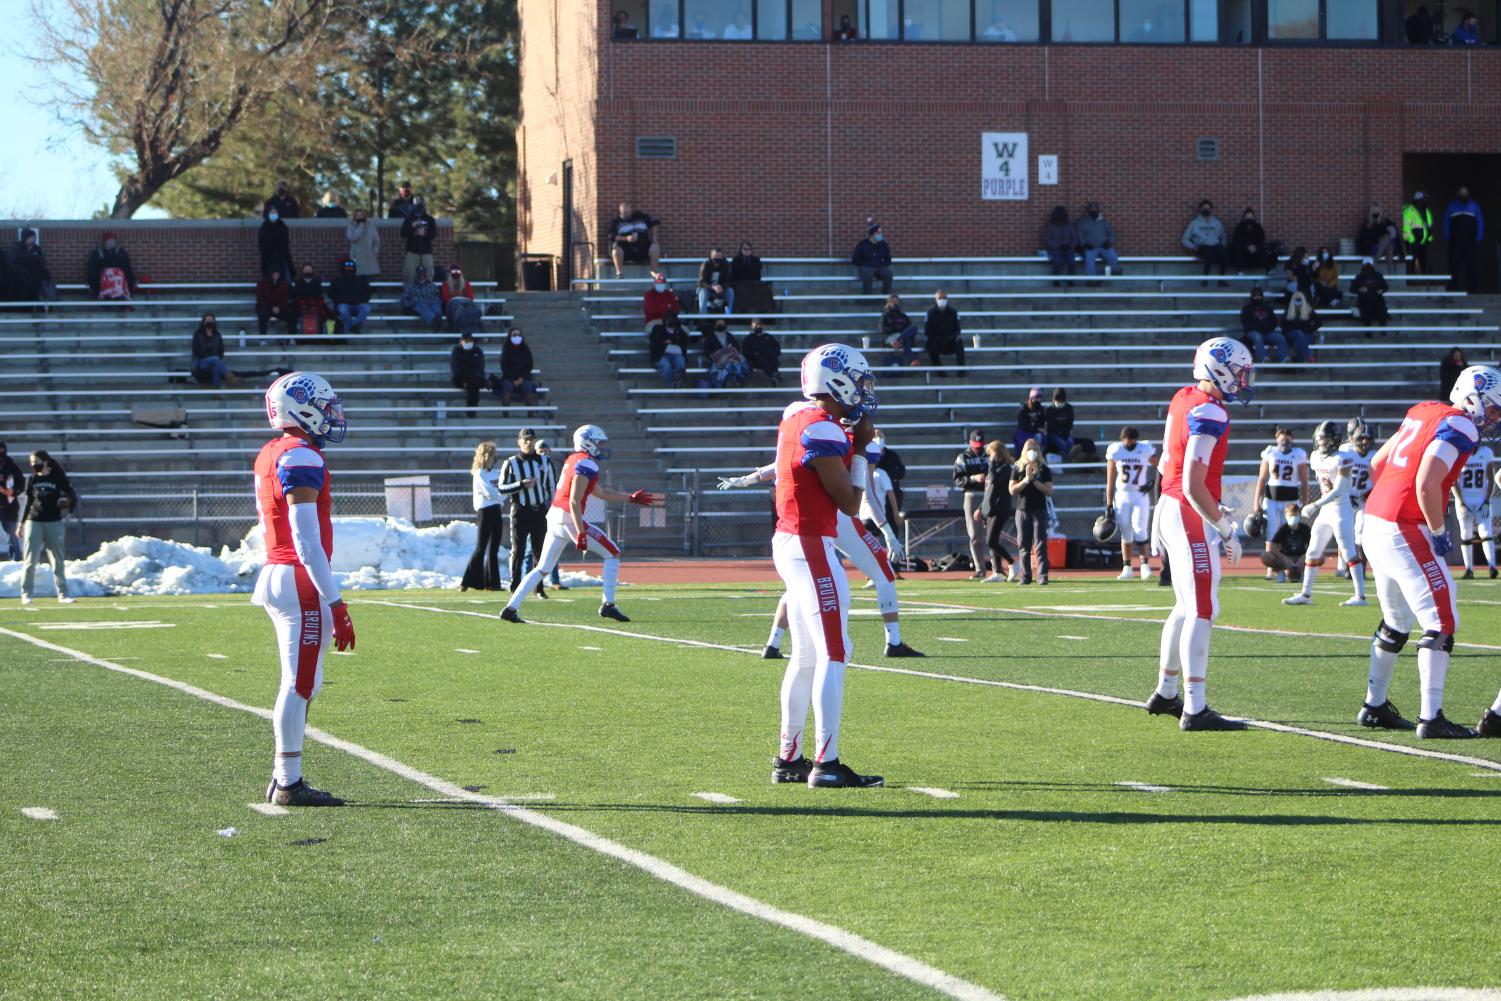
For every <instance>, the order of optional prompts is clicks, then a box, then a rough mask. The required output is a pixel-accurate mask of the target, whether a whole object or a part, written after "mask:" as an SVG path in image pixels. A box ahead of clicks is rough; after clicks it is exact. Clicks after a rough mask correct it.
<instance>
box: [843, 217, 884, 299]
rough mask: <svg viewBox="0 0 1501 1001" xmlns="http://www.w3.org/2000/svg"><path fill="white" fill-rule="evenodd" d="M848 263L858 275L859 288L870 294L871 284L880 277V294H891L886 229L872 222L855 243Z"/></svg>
mask: <svg viewBox="0 0 1501 1001" xmlns="http://www.w3.org/2000/svg"><path fill="white" fill-rule="evenodd" d="M850 263H851V264H853V265H854V266H855V273H856V274H857V275H859V277H860V290H861V291H862V292H864V293H865V294H866V295H870V289H871V285H872V284H873V283H874V281H875V280H876V279H877V278H879V279H881V294H882V295H890V294H891V245H890V244H888V243H887V242H886V230H885V229H883V228H882V227H881V226H879V225H877V224H875V223H872V224H871V226H870V228H869V229H868V230H866V233H865V239H863V240H861V241H860V242H859V243H857V244H855V252H854V253H853V254H851V255H850Z"/></svg>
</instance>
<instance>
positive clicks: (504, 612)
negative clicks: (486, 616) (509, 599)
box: [500, 605, 521, 622]
mask: <svg viewBox="0 0 1501 1001" xmlns="http://www.w3.org/2000/svg"><path fill="white" fill-rule="evenodd" d="M500 617H501V619H502V620H503V621H506V622H520V621H521V613H520V612H518V611H516V609H514V608H512V607H511V606H510V605H507V606H506V607H505V608H502V609H501V610H500Z"/></svg>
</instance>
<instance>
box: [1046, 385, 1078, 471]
mask: <svg viewBox="0 0 1501 1001" xmlns="http://www.w3.org/2000/svg"><path fill="white" fill-rule="evenodd" d="M1043 419H1044V422H1045V424H1046V427H1047V450H1046V451H1047V453H1048V454H1049V455H1056V456H1059V457H1060V458H1063V459H1067V458H1068V453H1069V452H1071V451H1072V450H1073V447H1074V405H1073V404H1072V403H1070V402H1068V393H1067V392H1066V391H1065V390H1064V388H1063V387H1062V386H1059V387H1058V388H1057V389H1055V390H1053V405H1052V406H1051V407H1048V408H1047V411H1046V414H1045V416H1044V418H1043Z"/></svg>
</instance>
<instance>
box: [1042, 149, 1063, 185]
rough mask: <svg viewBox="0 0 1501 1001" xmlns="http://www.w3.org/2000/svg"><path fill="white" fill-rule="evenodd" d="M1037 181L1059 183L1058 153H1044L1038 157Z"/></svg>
mask: <svg viewBox="0 0 1501 1001" xmlns="http://www.w3.org/2000/svg"><path fill="white" fill-rule="evenodd" d="M1037 183H1038V184H1057V183H1058V154H1057V153H1044V154H1043V155H1041V156H1039V157H1038V158H1037Z"/></svg>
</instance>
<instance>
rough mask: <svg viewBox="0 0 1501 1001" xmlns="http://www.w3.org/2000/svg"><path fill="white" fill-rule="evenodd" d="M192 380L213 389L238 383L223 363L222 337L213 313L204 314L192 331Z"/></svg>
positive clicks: (237, 378)
mask: <svg viewBox="0 0 1501 1001" xmlns="http://www.w3.org/2000/svg"><path fill="white" fill-rule="evenodd" d="M193 378H194V379H196V380H197V381H198V384H199V385H208V386H212V387H214V388H215V389H218V388H219V387H220V386H222V385H224V384H225V383H226V382H227V383H229V384H230V385H231V386H234V385H237V384H238V383H239V381H240V377H239V376H237V375H235V374H234V373H233V372H231V371H230V370H229V366H228V365H226V364H225V363H224V335H223V334H221V333H219V321H218V320H217V319H216V318H215V317H214V314H213V313H204V314H203V319H202V320H199V321H198V329H196V330H194V331H193Z"/></svg>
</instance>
